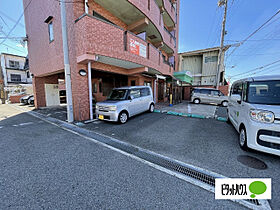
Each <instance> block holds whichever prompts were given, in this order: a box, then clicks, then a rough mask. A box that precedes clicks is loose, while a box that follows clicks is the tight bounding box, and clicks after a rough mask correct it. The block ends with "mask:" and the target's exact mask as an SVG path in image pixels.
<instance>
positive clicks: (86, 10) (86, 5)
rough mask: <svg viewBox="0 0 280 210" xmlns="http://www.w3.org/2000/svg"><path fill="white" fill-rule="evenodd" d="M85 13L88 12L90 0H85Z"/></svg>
mask: <svg viewBox="0 0 280 210" xmlns="http://www.w3.org/2000/svg"><path fill="white" fill-rule="evenodd" d="M85 13H86V14H88V0H85Z"/></svg>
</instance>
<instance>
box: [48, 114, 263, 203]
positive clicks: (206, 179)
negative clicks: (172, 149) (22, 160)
mask: <svg viewBox="0 0 280 210" xmlns="http://www.w3.org/2000/svg"><path fill="white" fill-rule="evenodd" d="M48 120H49V119H48ZM50 121H51V120H50ZM56 123H57V122H56ZM57 124H60V126H62V127H65V128H70V129H71V130H73V131H76V132H77V133H80V134H83V135H85V136H87V137H90V138H93V139H95V140H97V141H100V142H102V143H105V144H107V145H110V146H112V147H114V148H117V149H119V150H122V151H124V152H126V153H129V154H131V155H134V156H136V157H138V158H141V159H143V160H145V161H148V162H150V163H153V164H155V165H158V166H161V167H163V168H166V169H168V170H171V171H174V172H177V173H180V174H182V175H185V176H188V177H191V178H193V179H195V180H198V181H200V182H203V183H205V184H207V185H210V186H212V187H215V178H221V177H219V176H218V175H216V174H213V175H212V174H206V173H205V171H203V170H199V169H197V168H193V167H191V166H188V165H185V164H182V163H180V162H177V161H176V160H172V159H169V158H166V157H163V156H161V155H158V154H155V153H152V152H150V151H147V150H145V149H141V148H138V147H136V146H133V145H130V144H127V143H124V142H120V141H118V140H116V139H113V138H111V137H107V136H103V135H102V134H97V133H92V132H90V131H89V130H86V129H81V128H78V127H76V126H73V125H70V124H67V123H57ZM209 173H210V172H209ZM245 201H246V202H248V203H251V204H254V205H256V206H260V205H261V204H260V202H259V201H258V200H257V199H248V200H245Z"/></svg>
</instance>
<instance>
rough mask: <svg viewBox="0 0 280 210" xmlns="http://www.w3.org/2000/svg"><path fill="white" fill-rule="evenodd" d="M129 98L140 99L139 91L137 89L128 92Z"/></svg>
mask: <svg viewBox="0 0 280 210" xmlns="http://www.w3.org/2000/svg"><path fill="white" fill-rule="evenodd" d="M130 96H133V98H140V96H141V94H140V90H139V89H132V90H130Z"/></svg>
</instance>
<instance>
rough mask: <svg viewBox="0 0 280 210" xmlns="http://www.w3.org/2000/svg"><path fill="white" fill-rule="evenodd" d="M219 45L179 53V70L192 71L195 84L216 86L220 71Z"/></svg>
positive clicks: (222, 76) (221, 80)
mask: <svg viewBox="0 0 280 210" xmlns="http://www.w3.org/2000/svg"><path fill="white" fill-rule="evenodd" d="M228 48H229V47H225V49H224V51H223V53H222V59H221V63H222V65H221V66H222V68H221V70H220V84H221V85H223V84H224V82H225V79H224V76H225V74H224V72H225V68H224V55H225V51H226V50H227V49H228ZM219 49H220V48H219V47H214V48H208V49H203V50H196V51H190V52H184V53H179V71H190V72H191V74H192V76H193V86H215V85H216V77H217V71H218V56H219Z"/></svg>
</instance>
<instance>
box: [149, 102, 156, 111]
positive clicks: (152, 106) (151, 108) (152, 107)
mask: <svg viewBox="0 0 280 210" xmlns="http://www.w3.org/2000/svg"><path fill="white" fill-rule="evenodd" d="M154 110H155V105H154V104H151V105H150V108H149V112H154Z"/></svg>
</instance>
